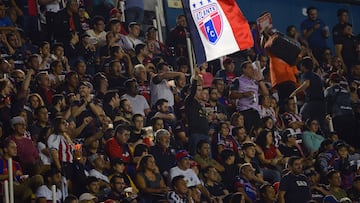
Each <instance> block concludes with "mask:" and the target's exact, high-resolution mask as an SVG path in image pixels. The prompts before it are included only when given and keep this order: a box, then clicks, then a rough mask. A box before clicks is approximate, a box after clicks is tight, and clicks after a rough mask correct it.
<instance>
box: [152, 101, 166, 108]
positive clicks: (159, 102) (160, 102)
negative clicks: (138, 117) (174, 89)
mask: <svg viewBox="0 0 360 203" xmlns="http://www.w3.org/2000/svg"><path fill="white" fill-rule="evenodd" d="M168 102H169V101H168V100H166V99H159V100H157V101H156V103H155V107H156V108H157V107H158V106H161V105H163V104H164V103H168Z"/></svg>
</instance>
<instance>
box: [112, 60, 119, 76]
mask: <svg viewBox="0 0 360 203" xmlns="http://www.w3.org/2000/svg"><path fill="white" fill-rule="evenodd" d="M116 63H120V65H121V62H120V61H119V60H112V61H110V63H109V72H110V73H114V69H113V67H114V65H115V64H116Z"/></svg>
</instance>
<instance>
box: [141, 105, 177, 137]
mask: <svg viewBox="0 0 360 203" xmlns="http://www.w3.org/2000/svg"><path fill="white" fill-rule="evenodd" d="M171 109H172V108H171V106H170V103H169V101H168V100H166V99H159V100H157V101H156V103H155V105H154V108H153V111H152V112H150V113H149V115H148V118H150V119H151V118H153V117H159V118H162V119H163V121H164V129H167V130H170V128H174V125H175V121H176V116H175V114H174V113H172V112H171Z"/></svg>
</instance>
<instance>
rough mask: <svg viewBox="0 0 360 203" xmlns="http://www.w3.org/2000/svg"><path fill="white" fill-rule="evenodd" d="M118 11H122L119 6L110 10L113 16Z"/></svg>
mask: <svg viewBox="0 0 360 203" xmlns="http://www.w3.org/2000/svg"><path fill="white" fill-rule="evenodd" d="M117 13H120V10H119V9H117V8H113V9H111V10H110V12H109V15H110V17H111V16H113V15H115V14H117Z"/></svg>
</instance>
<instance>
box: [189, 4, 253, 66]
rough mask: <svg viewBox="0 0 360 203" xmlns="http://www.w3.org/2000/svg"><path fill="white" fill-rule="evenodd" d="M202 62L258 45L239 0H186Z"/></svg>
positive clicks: (193, 36)
mask: <svg viewBox="0 0 360 203" xmlns="http://www.w3.org/2000/svg"><path fill="white" fill-rule="evenodd" d="M182 3H183V8H184V12H185V15H186V19H187V22H188V29H189V31H190V34H191V38H192V42H193V47H194V51H195V56H196V63H197V64H198V65H200V64H202V63H204V62H206V61H211V60H214V59H217V58H219V57H221V56H225V55H228V54H232V53H234V52H237V51H241V50H246V49H249V48H251V47H253V45H254V41H253V39H252V35H251V31H250V26H249V24H248V21H247V20H246V18H245V17H244V15H243V13H242V12H241V10H240V8H239V7H238V5H237V3H236V2H235V0H182Z"/></svg>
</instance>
